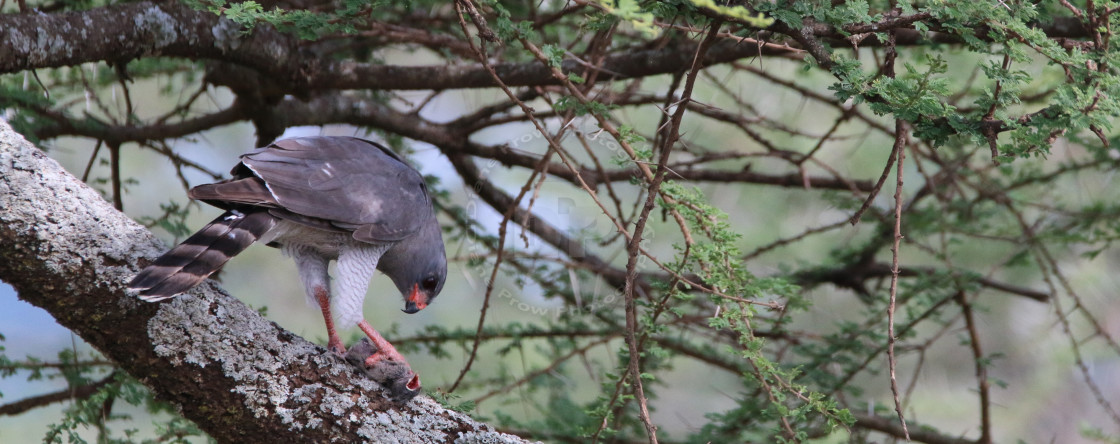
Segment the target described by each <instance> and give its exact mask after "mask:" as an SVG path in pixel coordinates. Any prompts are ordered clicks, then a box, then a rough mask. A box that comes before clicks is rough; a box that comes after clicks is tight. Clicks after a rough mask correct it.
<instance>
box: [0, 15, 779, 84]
mask: <svg viewBox="0 0 1120 444" xmlns="http://www.w3.org/2000/svg"><path fill="white" fill-rule="evenodd" d="M304 43H306V42H301V41H300V40H299V39H298V37H295V36H293V35H289V34H283V33H279V32H276V31H275V30H273V29H272V28H270V27H268V26H258V27H257V28H255V29H254V30H253V31H252V32H250V33H243V32H242V30H241V28H240V27H239V25H237V24H236V23H233V22H232V21H229V20H226V19H221V18H219V17H218V16H217V15H214V14H213V13H210V12H206V11H196V10H194V9H191V8H189V7H188V6H186V5H183V4H182V3H178V2H138V3H122V4H115V5H110V6H105V7H101V8H95V9H92V10H89V11H81V12H65V13H58V14H4V15H0V73H11V72H19V71H24V70H28V69H35V68H55V67H61V66H73V65H78V64H81V63H85V62H97V61H119V62H127V61H129V60H131V59H136V58H141V57H152V56H168V57H184V58H190V59H196V60H197V59H209V60H217V61H224V62H230V63H234V64H237V65H241V66H246V67H249V68H253V69H254V70H256V71H259V72H261V73H262V74H264V75H266V76H268V78H270V79H271V80H272V81H276V82H279V83H282V84H284V86H285V87H286V89H288V90H295V91H304V90H315V89H392V90H414V89H420V90H428V89H436V90H438V89H457V88H489V87H495V86H497V85H496V83H495V82H494V78H493V77H492V76H491V75H490V73H489V72H488V71H487V70H486V69H485V68H484V67H483V66H481V65H477V64H475V65H463V66H446V65H433V66H399V65H381V64H370V63H360V62H355V61H351V60H337V59H335V58H333V57H330V56H323V57H315V56H314V54H312V52H313V51H307V50H305V49H304V47H303V46H302V45H303V44H304ZM694 51H695V43H693V42H690V41H684V42H681V43H680V44H678V45H669V46H667V47H665V48H659V49H651V50H644V51H630V52H627V53H625V54H617V55H614V56H611V57H608V58H607V59H606V60H605V61H604V63H603V67H602V73H600V74H599V75H598V76H597V81H608V80H614V79H622V78H633V77H644V76H649V75H655V74H664V73H672V72H676V71H677V70H679V69H680V67H681V66H683V65H684V64H685V63H686V62H688V61H689V60H691V57H692V54H693V52H694ZM793 52H794V50H792V49H785V48H776V47H770V46H763V47H759V46H758V45H750V44H740V43H739V42H738V41H736V40H727V41H723V42H721V43H720V44H718V45H716V47H714V48H712V50H711V51H709V55H708V57H707V58H706V59H705V63H706V64H708V65H712V64H719V63H728V62H731V61H735V60H739V59H743V58H748V57H755V56H758V55H767V54H770V55H772V54H790V53H793ZM563 68H564V70H565V71H566V72H575V71H578V70H582V69H586V67H585V66H583V65H580V64H579V63H577V62H576V61H573V60H568V61H565V62H564V65H563ZM494 69H495V72H496V73H497V74H498V76H499V77H500V78H501V79H502V81H503V82H504V83H505V84H506V85H507V86H532V85H556V84H559V83H560V82H559V81H558V80H557V79H556V78H554V77H553V76H552V73H551V71H550V69H549V67H547V66H543V65H541V64H539V63H535V62H529V63H499V64H497V65H495V66H494Z"/></svg>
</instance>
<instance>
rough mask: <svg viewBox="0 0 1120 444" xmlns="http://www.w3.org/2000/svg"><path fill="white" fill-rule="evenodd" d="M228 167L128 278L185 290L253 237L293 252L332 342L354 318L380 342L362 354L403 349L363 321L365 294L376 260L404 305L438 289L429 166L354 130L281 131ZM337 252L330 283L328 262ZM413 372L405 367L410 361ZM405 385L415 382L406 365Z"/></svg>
mask: <svg viewBox="0 0 1120 444" xmlns="http://www.w3.org/2000/svg"><path fill="white" fill-rule="evenodd" d="M231 174H232V176H233V177H232V178H231V179H229V180H225V181H221V182H218V183H213V184H207V185H199V186H197V187H194V188H192V189H191V190H190V192H189V193H188V195H189V196H190V198H192V199H197V200H201V201H203V202H206V203H208V204H210V205H213V206H216V207H218V208H221V209H224V210H226V211H225V213H223V214H222V215H221V216H218V218H217V219H214V220H213V221H212V222H210V223H209V224H208V225H206V226H205V227H203V228H202V229H201V230H199V231H198V232H197V233H195V234H194V235H192V236H191V237H189V238H187V240H185V241H183V243H181V244H179V245H178V246H176V247H175V248H172V249H171V250H170V251H168V252H167V253H165V254H164V255H163V256H161V257H160V258H159V259H156V260H155V262H153V263H152V264H151V265H149V266H148V267H147V268H145V269H144V270H143V271H141V272H140V274H138V275H137V276H136V277H135V278H133V280H132V281H131V282H130V283H129V284H128V286H129V287H130V288H132V289H135V290H139V293H140V298H141V299H143V300H145V301H151V302H155V301H160V300H163V299H167V298H171V297H174V296H176V295H178V294H180V293H182V292H185V291H187V290H190V289H191V288H193V287H194V286H196V285H198V284H199V283H201V282H202V281H203V280H205V279H206V278H207V277H208V276H210V275H211V274H213V273H214V272H215V271H217V270H218V269H219V268H221V267H222V265H223V264H225V263H226V261H228V260H229V259H230V258H232V257H233V256H235V255H237V254H238V253H240V252H242V251H243V250H245V248H248V247H249V245H251V244H253V243H254V242H256V241H261V242H264V243H266V244H267V245H269V246H272V247H278V248H280V249H281V251H283V252H284V254H285V255H287V256H290V257H292V259H294V260H295V262H296V265H297V267H298V269H299V277H300V280H301V281H302V282H303V285H304V287H305V290H306V292H307V298H308V300H309V301H310V302H311V303H314V304H316V305H317V306H319V308H320V309H322V312H323V318H324V320H325V322H326V324H327V335H328V337H329V339H328V344H327V345H328V347H329V348H330V349H331V350H332V351H334V352H337V353H340V354H341V353H345V351H346V348H345V347H344V346H343V345H342V340H341V339H339V337H338V333H337V332H336V330H335V323H334V319H333V317H332V312H331V306H332V304H333V305H334V307H335V314H336V315H337V318H338V322H339V323H340V324H341V325H343V326H347V327H349V326H354V325H357V326H358V327H360V328H361V329H362V331H363V332H365V334H366V335H367V336H369V338H370V340H371V341H373V344H374V345H375V346H376V348H377V349H378V351H377V353H375V354H373V355H371V356H370V357H369V358H368V359H367V360H366V365H367V366H373V365H374V364H375V363H377V362H378V361H380V360H383V359H388V360H393V361H398V362H399V363H402V364H404V365H406V366H407V363H406V362H405V360H404V357H403V356H401V355H400V353H398V352H397V351H396V349H395V348H393V346H392V345H391V344H389V342H388V341H386V340H385V339H384V338H382V337H381V335H380V334H378V333H377V331H376V330H374V329H373V327H371V326H370V325H369V323H368V322H366V321H365V319H364V317H363V315H362V303H363V301H364V300H365V296H366V289H367V287H368V286H369V281H370V279H371V278H372V277H373V271H374V270H375V269H377V270H381V272H382V273H384V274H385V275H387V276H389V278H390V279H392V280H393V283H394V284H396V286H397V289H398V290H400V292H401V295H402V296H403V297H404V301H405V308H404V310H403V311H404V312H405V313H416V312H417V311H420V310H422V309H423V308H424V307H427V306H428V304H430V303H431V302H432V299H433V298H435V297H436V295H438V294H439V292H440V290H441V289H443V282H444V279H445V278H446V277H447V257H446V255H445V253H444V248H443V239H442V236H441V235H440V227H439V223H438V222H437V220H436V217H435V214H434V212H433V209H432V202H431V197H430V196H429V195H428V187H427V185H426V184H425V183H424V178H423V177H422V176H421V175H420V173H419V172H417V171H416V170H415V169H413V168H412V167H410V166H408V164H406V163H405V161H404V160H403V159H402V158H401V157H400V156H398V155H397V154H396V153H394V152H393V151H391V150H389V149H388V148H385V147H383V146H381V145H379V144H377V143H374V142H370V141H367V140H362V139H358V138H353V137H303V138H294V139H285V140H280V141H277V142H275V143H273V144H272V145H269V146H267V147H264V148H258V149H256V150H253V151H251V152H249V153H247V154H244V155H242V156H241V162H240V163H238V164H237V166H235V167H234V168H233V170H232V171H231ZM331 260H336V261H337V262H338V267H337V277H336V285H335V291H334V294H333V295H332V293H331V286H330V276H329V275H328V273H327V265H328V262H330V261H331ZM408 371H409V372H410V373H411V370H408ZM406 376H411V377H410V378H409V379H408V380H407V381H408V382H407V388H408V389H409V390H413V391H415V390H418V389H419V387H420V380H419V377H418V376H416V375H415V373H411V374H410V375H406Z"/></svg>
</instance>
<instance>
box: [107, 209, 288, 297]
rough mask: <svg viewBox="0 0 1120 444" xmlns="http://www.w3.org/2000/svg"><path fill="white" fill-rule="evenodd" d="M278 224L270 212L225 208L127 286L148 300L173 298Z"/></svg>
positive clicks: (200, 281)
mask: <svg viewBox="0 0 1120 444" xmlns="http://www.w3.org/2000/svg"><path fill="white" fill-rule="evenodd" d="M275 225H276V219H275V218H274V217H273V216H272V215H270V214H268V211H259V210H258V211H252V212H241V211H237V210H230V211H226V212H225V213H223V214H222V215H221V216H218V218H217V219H214V220H213V221H212V222H210V223H209V224H208V225H206V226H205V227H203V228H202V229H201V230H198V232H197V233H195V234H193V235H191V237H189V238H187V240H185V241H183V243H181V244H179V245H177V246H175V248H172V249H171V251H168V252H167V253H164V254H163V256H160V257H159V259H156V261H155V262H153V263H152V264H151V265H149V266H148V267H147V268H145V269H144V270H143V271H141V272H140V274H138V275H136V277H135V278H132V282H129V283H128V287H129V288H131V289H133V290H139V291H140V299H143V300H145V301H148V302H156V301H161V300H164V299H167V298H170V297H174V296H176V295H178V294H179V293H182V292H184V291H187V290H190V289H191V288H194V286H196V285H198V284H200V283H202V281H203V280H205V279H206V278H207V277H209V276H210V275H211V274H213V273H214V272H215V271H218V269H220V268H222V265H224V264H225V263H226V262H227V261H229V260H230V258H232V257H234V256H236V255H237V254H238V253H240V252H242V251H244V250H245V249H246V248H248V247H249V245H252V244H253V242H256V241H257V239H260V237H261V236H262V235H264V233H266V232H268V230H269V229H271V228H272V227H273V226H275Z"/></svg>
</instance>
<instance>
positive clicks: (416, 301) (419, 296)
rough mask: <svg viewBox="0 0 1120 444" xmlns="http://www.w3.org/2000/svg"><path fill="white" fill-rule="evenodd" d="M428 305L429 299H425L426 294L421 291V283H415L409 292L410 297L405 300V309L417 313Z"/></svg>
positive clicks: (410, 312) (406, 311) (407, 311)
mask: <svg viewBox="0 0 1120 444" xmlns="http://www.w3.org/2000/svg"><path fill="white" fill-rule="evenodd" d="M427 306H428V301H426V300H425V298H424V294H423V293H420V284H413V285H412V291H411V292H410V293H409V294H408V299H407V300H406V301H405V304H404V310H401V311H403V312H405V313H408V314H413V313H416V312H418V311H420V310H423V309H424V308H425V307H427Z"/></svg>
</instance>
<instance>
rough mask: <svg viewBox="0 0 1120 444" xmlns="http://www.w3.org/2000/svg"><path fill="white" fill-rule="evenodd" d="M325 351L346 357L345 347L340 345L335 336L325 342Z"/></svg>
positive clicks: (339, 340) (340, 342) (340, 341)
mask: <svg viewBox="0 0 1120 444" xmlns="http://www.w3.org/2000/svg"><path fill="white" fill-rule="evenodd" d="M327 350H330V351H332V352H335V353H336V354H338V355H339V356H346V346H345V345H342V339H339V338H338V336H337V335H336V336H334V337H332V338H330V340H329V341H327Z"/></svg>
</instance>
